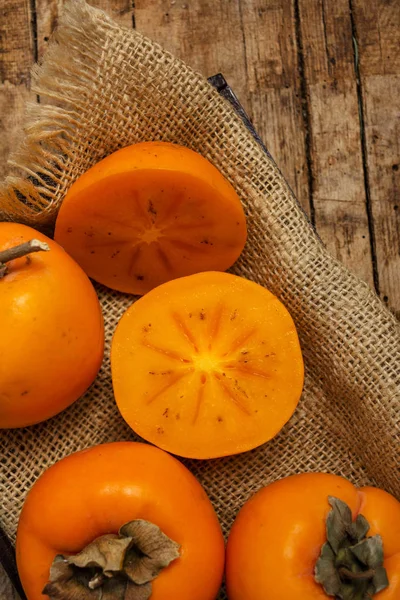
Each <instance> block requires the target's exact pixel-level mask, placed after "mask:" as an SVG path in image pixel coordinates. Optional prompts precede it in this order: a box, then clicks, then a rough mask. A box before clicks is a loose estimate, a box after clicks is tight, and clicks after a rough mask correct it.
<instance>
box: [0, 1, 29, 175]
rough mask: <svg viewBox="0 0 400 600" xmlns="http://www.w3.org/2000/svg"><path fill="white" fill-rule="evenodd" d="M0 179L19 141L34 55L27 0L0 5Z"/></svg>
mask: <svg viewBox="0 0 400 600" xmlns="http://www.w3.org/2000/svg"><path fill="white" fill-rule="evenodd" d="M0 40H1V52H0V179H2V178H3V177H4V176H5V175H6V173H7V170H8V167H7V164H6V161H7V157H8V156H9V154H10V152H12V151H13V150H14V149H15V148H16V146H17V143H18V139H19V137H20V132H21V128H22V123H23V119H24V113H25V101H26V100H27V98H28V96H29V92H28V89H29V84H30V76H29V71H30V68H31V66H32V63H33V61H34V57H35V47H34V41H33V35H32V30H31V9H30V2H29V0H2V2H1V6H0Z"/></svg>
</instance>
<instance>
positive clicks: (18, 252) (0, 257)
mask: <svg viewBox="0 0 400 600" xmlns="http://www.w3.org/2000/svg"><path fill="white" fill-rule="evenodd" d="M49 250H50V247H49V245H48V244H46V242H41V241H40V240H36V239H34V240H29V242H24V243H23V244H19V245H18V246H14V247H13V248H7V249H6V250H2V251H1V252H0V279H1V278H2V277H4V276H5V275H7V273H8V267H7V263H8V262H10V261H11V260H15V259H16V258H22V257H23V256H27V255H28V254H32V252H48V251H49Z"/></svg>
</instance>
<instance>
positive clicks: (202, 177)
mask: <svg viewBox="0 0 400 600" xmlns="http://www.w3.org/2000/svg"><path fill="white" fill-rule="evenodd" d="M246 237H247V229H246V219H245V215H244V211H243V207H242V205H241V202H240V199H239V197H238V195H237V194H236V192H235V190H234V188H233V187H232V185H231V184H230V183H229V182H228V180H227V179H225V177H224V176H223V175H222V174H221V173H220V172H219V171H218V170H217V169H216V167H214V166H213V165H212V164H211V163H210V162H209V161H208V160H206V159H205V158H204V157H203V156H201V155H200V154H198V153H197V152H194V151H193V150H190V149H189V148H186V147H184V146H180V145H177V144H170V143H167V142H142V143H138V144H134V145H132V146H127V147H125V148H122V149H121V150H118V151H117V152H114V153H113V154H111V155H109V156H107V157H106V158H105V159H103V160H101V161H100V162H99V163H97V164H96V165H94V166H93V167H91V168H90V169H89V170H88V171H87V172H86V173H84V174H83V175H82V176H81V177H80V178H79V179H78V180H77V181H76V182H75V183H74V184H73V185H72V186H71V188H70V189H69V191H68V193H67V194H66V196H65V198H64V201H63V203H62V205H61V208H60V211H59V214H58V217H57V222H56V229H55V239H56V240H57V242H59V243H60V244H61V245H62V246H63V247H64V248H65V249H66V250H67V252H68V253H69V254H71V256H73V257H74V259H75V260H76V261H77V262H78V263H79V264H80V265H81V266H82V268H83V269H84V270H85V272H86V273H87V274H88V275H89V276H90V277H91V278H93V279H95V280H96V281H99V282H100V283H102V284H104V285H107V286H108V287H110V288H113V289H116V290H119V291H122V292H127V293H131V294H140V295H142V294H145V293H146V292H148V291H149V290H150V289H152V288H154V287H156V286H157V285H160V284H162V283H164V282H165V281H169V280H171V279H175V278H177V277H182V276H185V275H190V274H192V273H197V272H200V271H209V270H218V271H225V270H226V269H228V268H229V267H230V266H231V265H232V264H233V263H234V262H235V261H236V259H237V258H238V257H239V255H240V253H241V252H242V250H243V247H244V245H245V242H246Z"/></svg>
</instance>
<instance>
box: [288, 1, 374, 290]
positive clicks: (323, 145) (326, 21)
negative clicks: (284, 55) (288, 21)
mask: <svg viewBox="0 0 400 600" xmlns="http://www.w3.org/2000/svg"><path fill="white" fill-rule="evenodd" d="M299 17H300V31H301V41H302V47H303V52H304V73H305V77H306V93H307V108H308V114H309V126H310V155H311V164H312V179H313V205H314V211H315V224H316V227H317V231H318V233H319V234H320V236H321V238H322V239H323V241H324V242H325V243H326V245H327V247H328V249H329V250H330V252H331V253H332V254H333V255H334V256H336V257H337V258H339V259H340V260H341V261H342V262H343V263H344V264H345V265H347V266H348V267H349V268H350V269H351V270H352V271H353V272H354V273H356V274H357V275H359V276H360V277H361V278H362V279H364V280H365V281H367V282H368V283H370V284H371V285H373V284H374V280H373V262H372V253H371V240H370V234H369V221H368V211H367V206H366V193H365V185H364V171H363V163H362V144H361V130H360V119H359V112H358V96H357V81H356V74H355V69H354V50H353V43H352V26H351V17H350V10H349V3H348V0H337V1H335V2H328V1H327V0H299Z"/></svg>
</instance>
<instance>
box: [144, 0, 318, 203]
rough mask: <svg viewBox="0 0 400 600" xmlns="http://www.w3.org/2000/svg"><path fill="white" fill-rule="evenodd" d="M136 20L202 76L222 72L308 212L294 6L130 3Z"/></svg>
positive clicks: (181, 0)
mask: <svg viewBox="0 0 400 600" xmlns="http://www.w3.org/2000/svg"><path fill="white" fill-rule="evenodd" d="M135 21H136V27H137V29H138V30H140V31H141V32H142V33H144V34H145V35H148V36H149V37H151V38H153V39H154V40H156V41H157V42H159V43H160V44H161V45H162V46H164V47H165V48H166V49H168V50H169V51H170V52H172V53H174V54H175V55H176V56H178V57H180V58H182V59H183V60H185V61H186V62H187V63H188V64H190V65H191V66H192V67H193V68H195V69H196V70H198V71H199V72H201V73H202V74H203V75H205V76H206V77H208V76H210V75H214V74H215V73H218V72H222V73H223V74H224V76H225V78H226V79H227V81H228V83H229V84H230V85H231V87H232V88H233V89H234V90H235V93H236V95H237V96H238V98H239V100H240V102H241V103H242V104H243V106H244V108H245V109H246V110H247V112H248V113H249V115H250V118H251V119H252V121H253V122H254V124H255V126H256V129H257V131H258V132H259V134H260V136H261V137H262V138H263V139H264V140H265V142H266V143H267V145H268V148H269V149H270V151H271V153H272V155H273V156H274V157H275V159H276V161H277V163H278V164H279V166H280V168H281V170H282V171H283V173H284V175H285V176H286V178H287V179H288V181H289V184H290V185H291V187H292V188H293V189H294V191H295V193H296V194H297V197H298V198H299V200H300V202H301V203H302V205H303V206H304V208H305V209H306V210H307V211H308V212H309V203H308V183H307V181H308V175H307V165H306V156H305V143H304V139H305V134H304V128H303V119H302V107H301V97H300V81H299V77H298V64H297V47H296V39H295V37H296V36H295V26H294V8H293V4H292V2H287V0H272V1H271V0H268V2H265V0H240V1H239V0H235V1H234V2H233V1H229V2H227V1H226V0H190V1H188V0H176V1H175V2H173V1H171V2H165V1H164V0H136V3H135Z"/></svg>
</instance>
